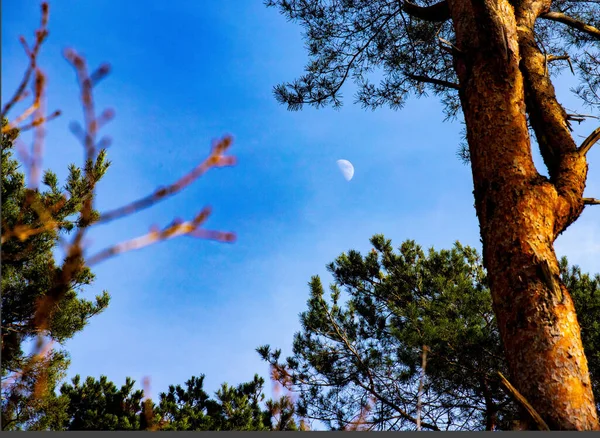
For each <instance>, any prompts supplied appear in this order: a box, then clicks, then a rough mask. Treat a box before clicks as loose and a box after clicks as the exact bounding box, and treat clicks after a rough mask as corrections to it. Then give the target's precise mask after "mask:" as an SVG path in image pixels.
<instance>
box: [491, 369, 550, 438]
mask: <svg viewBox="0 0 600 438" xmlns="http://www.w3.org/2000/svg"><path fill="white" fill-rule="evenodd" d="M498 376H499V377H500V383H501V384H502V386H503V387H504V389H505V390H506V391H507V392H508V393H509V394H510V395H511V396H512V397H514V399H515V400H516V401H517V402H518V403H519V404H520V405H521V406H522V407H523V408H525V410H526V411H527V413H528V414H529V415H530V416H531V418H532V419H533V420H534V421H535V423H536V424H537V426H538V428H539V429H540V430H550V428H549V427H548V425H547V424H546V422H545V421H544V419H543V418H542V417H541V416H540V414H538V413H537V411H536V410H535V409H533V406H531V404H529V402H528V401H527V399H526V398H525V397H523V395H522V394H521V393H520V392H519V391H517V388H515V387H514V386H512V385H511V383H510V382H509V381H508V380H507V379H506V377H504V375H503V374H502V373H501V372H500V371H498Z"/></svg>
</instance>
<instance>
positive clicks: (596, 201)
mask: <svg viewBox="0 0 600 438" xmlns="http://www.w3.org/2000/svg"><path fill="white" fill-rule="evenodd" d="M583 204H584V205H600V199H596V198H583Z"/></svg>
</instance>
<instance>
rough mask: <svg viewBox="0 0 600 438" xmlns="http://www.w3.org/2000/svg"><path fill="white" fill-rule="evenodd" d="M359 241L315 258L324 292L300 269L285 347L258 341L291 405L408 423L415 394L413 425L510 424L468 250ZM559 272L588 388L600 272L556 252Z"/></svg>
mask: <svg viewBox="0 0 600 438" xmlns="http://www.w3.org/2000/svg"><path fill="white" fill-rule="evenodd" d="M371 244H372V245H373V249H372V250H371V251H370V252H369V253H368V254H366V255H361V254H360V253H359V252H358V251H354V250H350V251H348V252H347V253H343V254H341V255H340V256H339V257H338V258H337V259H336V260H335V261H334V262H333V263H331V264H329V265H328V266H327V269H328V271H329V272H331V274H332V276H333V280H334V283H333V284H331V286H330V288H329V289H330V290H329V294H326V293H325V290H324V288H323V285H322V283H321V280H320V278H319V277H318V276H315V277H312V279H311V281H310V283H309V287H310V298H309V300H308V302H307V305H308V309H307V310H305V311H304V312H302V313H301V315H300V322H301V326H302V329H301V331H300V332H298V333H297V334H296V335H295V337H294V342H293V354H292V356H290V357H288V358H287V359H285V360H280V354H281V352H280V350H273V349H271V348H270V347H269V346H264V347H260V348H259V349H258V351H259V353H260V354H261V356H262V357H263V359H265V360H267V361H269V362H270V363H271V364H272V366H274V367H275V369H276V371H277V372H276V373H275V375H276V376H277V377H278V379H279V381H280V382H281V383H282V384H284V385H287V386H288V388H290V389H293V390H295V391H298V392H299V393H300V398H299V401H298V412H299V414H300V415H305V416H306V417H307V418H311V419H318V420H320V421H323V422H325V424H327V425H328V426H329V427H330V428H332V429H351V428H354V427H356V426H357V425H360V427H362V428H364V429H369V430H414V429H415V428H416V419H417V418H416V417H417V410H418V408H417V402H418V400H419V398H421V414H420V417H421V427H422V428H423V429H429V430H486V429H487V430H509V429H512V428H513V427H514V424H515V421H517V420H518V419H519V418H520V416H519V413H518V410H517V406H516V405H515V403H514V402H513V401H512V399H511V398H510V397H509V396H508V395H507V393H506V392H505V391H504V390H503V388H502V386H501V384H500V382H499V379H498V376H497V372H498V371H500V372H502V373H503V374H506V373H507V365H506V361H505V359H504V356H503V351H502V342H501V338H500V335H499V333H498V327H497V322H496V319H495V316H494V312H493V310H492V300H491V296H490V290H489V287H488V284H487V276H486V272H485V270H484V268H483V266H482V262H481V258H480V256H479V255H478V254H477V252H476V251H475V250H474V249H473V248H470V247H468V246H463V245H461V244H460V243H458V242H457V243H456V244H455V245H454V247H453V248H452V249H450V250H441V251H435V250H434V249H430V250H429V251H428V252H425V251H424V250H423V249H422V248H421V247H420V246H419V245H417V244H416V243H415V242H414V241H410V240H408V241H405V242H403V243H402V245H401V246H400V247H399V248H398V251H397V252H396V251H394V248H393V247H392V243H391V241H390V240H388V239H385V238H384V236H383V235H375V236H374V237H373V238H372V239H371ZM561 275H562V276H563V279H564V281H565V282H566V284H568V286H569V290H571V291H572V296H573V299H574V300H575V303H576V307H577V310H578V311H579V312H580V314H581V315H582V318H581V319H580V324H581V327H582V337H583V341H584V345H585V349H586V353H587V354H588V358H589V361H590V371H591V374H592V380H593V382H594V383H593V385H594V392H595V394H597V395H598V393H599V392H600V385H598V377H600V373H599V372H600V370H599V369H598V365H599V361H598V351H599V350H598V348H599V347H600V335H599V331H598V321H599V320H600V308H599V307H598V306H599V305H600V275H596V276H595V277H591V276H589V275H588V274H582V273H581V270H580V269H579V268H578V267H576V266H573V267H569V266H568V262H567V260H566V258H563V259H562V260H561ZM327 295H328V296H327ZM424 348H427V356H426V367H425V376H426V377H425V381H424V389H423V393H422V395H421V396H420V395H419V383H420V382H419V381H420V373H421V370H422V357H421V354H422V352H423V349H424Z"/></svg>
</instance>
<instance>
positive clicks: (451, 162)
mask: <svg viewBox="0 0 600 438" xmlns="http://www.w3.org/2000/svg"><path fill="white" fill-rule="evenodd" d="M141 5H142V3H141V2H117V1H114V0H112V1H111V0H94V1H91V0H90V1H85V2H81V1H75V0H55V1H51V2H50V8H51V10H50V23H49V28H50V36H49V39H48V41H47V43H46V44H45V45H44V46H43V48H42V56H41V59H40V62H41V67H42V69H43V70H44V71H45V72H46V73H47V75H48V78H49V92H48V109H49V110H53V109H55V108H60V109H61V110H63V115H62V116H61V117H60V118H59V119H57V120H55V121H53V122H52V123H51V124H49V125H48V134H47V143H46V155H45V163H44V164H45V165H44V167H45V168H50V169H52V170H54V171H55V172H57V173H58V175H59V177H63V176H64V175H65V174H66V169H67V165H68V163H70V162H75V163H77V164H80V163H81V159H82V156H83V155H82V150H81V146H80V145H79V144H78V143H77V142H76V140H75V139H74V137H73V136H72V135H71V134H70V132H69V129H68V126H69V122H70V121H72V120H81V110H80V105H79V103H78V90H77V87H76V82H75V75H74V72H73V70H72V69H71V67H70V66H69V65H68V64H67V62H66V61H65V60H64V58H63V57H62V54H61V53H62V50H63V49H64V48H65V47H73V48H75V49H76V50H77V51H79V52H80V53H82V54H83V55H85V56H86V58H87V60H88V62H89V64H90V65H91V66H97V65H99V64H100V63H101V62H109V63H110V64H111V66H112V72H111V74H110V76H109V77H108V78H106V79H105V80H104V81H103V82H102V83H101V84H100V85H99V86H98V88H97V89H96V91H95V97H96V99H97V107H98V109H103V108H105V107H111V108H113V109H114V110H115V112H116V118H115V120H114V121H112V122H111V123H110V124H109V125H108V126H107V127H106V128H105V129H104V131H103V132H104V133H105V134H107V135H110V136H111V138H112V140H113V143H112V146H111V147H110V149H109V151H108V156H109V159H110V160H111V161H112V162H113V164H112V166H111V168H110V169H109V171H108V173H107V175H106V177H105V179H104V180H103V181H102V182H101V183H100V184H99V187H98V198H97V199H98V203H97V205H98V207H99V209H100V210H107V209H111V208H114V207H118V206H121V205H123V204H125V203H127V202H128V201H131V200H133V199H137V198H139V197H141V196H144V195H146V194H148V193H150V192H152V191H153V190H154V189H155V188H156V187H157V186H159V185H166V184H168V183H170V182H172V181H174V180H176V179H177V178H179V177H180V176H181V175H183V174H184V173H186V172H188V171H189V170H190V169H191V168H192V167H193V166H194V165H196V164H197V163H198V162H199V161H200V160H203V159H204V158H205V157H206V155H207V154H208V152H209V149H210V144H211V141H212V140H213V139H215V138H219V137H221V136H222V135H224V134H226V133H231V134H233V136H234V138H235V142H234V144H233V147H232V149H231V154H232V155H235V156H236V157H237V158H238V164H237V165H236V166H234V167H229V168H222V169H215V170H211V171H209V172H208V173H207V174H206V175H204V176H203V177H202V178H201V179H199V180H198V181H196V182H195V183H194V184H193V185H192V186H190V187H188V188H187V189H186V190H185V191H183V192H182V193H180V194H178V195H177V196H175V197H173V198H171V199H169V200H167V201H165V202H162V203H160V204H158V205H156V206H154V207H152V208H150V209H148V210H145V211H143V212H141V213H139V214H136V215H135V216H132V217H129V218H127V219H124V220H121V221H118V222H115V223H110V224H107V225H103V226H100V227H98V228H97V229H96V230H95V231H94V232H93V233H91V235H90V236H91V238H92V242H91V247H92V248H93V249H94V250H98V249H101V248H102V247H104V246H106V245H109V244H113V243H116V242H118V241H120V240H123V239H128V238H132V237H136V236H138V235H140V234H143V233H145V232H146V231H147V230H148V228H149V227H150V225H152V224H158V225H160V226H165V225H167V224H168V223H170V222H171V221H172V220H173V219H174V218H175V217H182V218H184V219H189V218H191V217H193V215H194V214H195V213H197V212H198V211H199V210H200V209H201V208H202V207H203V206H205V205H210V206H212V209H213V214H212V216H211V218H210V219H209V221H208V222H207V228H210V229H218V230H223V231H234V232H236V234H237V241H236V242H235V243H233V244H226V243H219V242H213V241H207V240H200V239H193V238H189V237H180V238H177V239H174V240H172V241H168V242H163V243H159V244H157V245H154V246H151V247H148V248H145V249H142V250H140V251H135V252H130V253H127V254H123V255H120V256H118V257H116V258H114V259H111V260H108V261H106V262H104V263H102V264H100V265H98V266H97V267H95V268H94V272H95V273H96V275H97V277H96V281H95V283H94V285H93V286H92V287H90V288H87V289H86V292H85V294H84V296H86V297H92V296H93V295H94V294H97V293H99V292H101V291H102V290H104V289H106V290H108V291H109V292H110V294H111V296H112V301H111V304H110V306H109V308H108V309H107V310H106V311H105V312H104V313H103V314H101V315H99V316H97V317H94V318H92V320H91V321H90V323H89V325H88V326H87V327H86V328H85V329H84V330H83V331H82V332H81V333H78V334H77V335H76V336H75V337H74V338H73V339H72V340H70V341H68V342H67V343H66V345H65V347H66V349H67V350H68V351H69V352H70V354H71V367H70V369H69V376H73V375H75V374H81V375H82V377H85V376H89V375H91V376H94V377H99V376H100V375H101V374H104V375H107V376H108V377H109V379H110V380H112V381H113V382H115V384H117V385H118V386H120V385H122V384H123V383H124V381H125V377H126V376H131V377H132V378H134V379H135V380H136V381H138V382H141V381H142V379H143V377H144V376H149V377H150V378H151V388H152V390H151V395H152V396H154V397H155V396H156V395H157V393H158V392H161V391H165V390H166V389H167V387H168V385H169V384H183V383H184V382H185V381H186V380H187V379H188V378H189V377H191V376H192V375H199V374H201V373H204V374H206V380H205V383H206V386H205V387H206V389H207V390H208V391H209V392H213V391H215V390H216V389H218V386H219V385H220V384H221V383H222V382H228V383H230V384H234V385H236V384H238V383H241V382H245V381H248V380H250V379H251V378H252V376H253V375H254V373H259V374H260V375H262V376H263V377H265V379H266V380H267V384H266V392H267V395H270V384H269V382H268V367H267V364H266V363H264V362H262V361H261V360H260V358H259V357H258V354H257V353H256V352H255V348H256V347H257V346H259V345H263V344H270V345H271V346H273V347H279V348H282V349H283V352H284V354H286V353H289V352H290V351H291V343H292V338H293V334H294V332H295V331H296V330H298V328H299V322H298V314H299V313H300V312H301V311H303V310H304V309H305V307H306V305H305V303H306V300H307V299H308V292H309V290H308V286H307V283H308V282H309V280H310V277H311V275H315V274H319V275H321V276H322V280H323V282H324V283H325V284H328V283H329V282H330V281H331V277H330V276H329V275H328V274H327V272H326V269H325V265H326V264H327V263H329V262H331V261H333V260H334V259H335V257H337V256H338V255H339V254H340V253H342V252H344V251H347V250H348V249H358V250H360V251H362V252H366V251H368V249H369V247H370V245H369V241H368V240H369V238H370V237H371V236H372V235H373V234H376V233H383V234H384V235H385V236H386V237H388V238H390V239H392V242H393V244H394V246H395V247H398V246H399V245H400V244H401V242H402V241H404V240H406V239H414V240H416V241H417V243H419V244H421V245H422V246H423V247H425V248H428V247H431V246H434V247H435V248H436V249H442V248H449V247H450V246H451V245H452V244H453V242H455V241H456V240H459V241H460V242H461V243H463V244H468V245H471V246H474V247H476V248H477V249H478V250H480V243H479V230H478V224H477V220H476V216H475V210H474V208H473V197H472V181H471V173H470V169H469V167H468V166H465V165H464V164H462V163H461V161H460V160H459V159H458V158H457V156H456V153H457V150H458V147H459V143H460V142H461V133H460V132H461V128H462V125H461V123H460V121H454V122H445V123H444V122H443V119H444V115H443V113H442V108H441V105H440V104H439V102H438V100H437V99H436V98H435V97H431V98H422V99H414V98H412V99H409V100H408V102H407V104H406V106H405V107H404V108H403V109H401V110H399V111H391V110H388V109H379V110H376V111H370V110H364V109H362V108H360V106H359V105H356V104H354V103H353V96H352V92H351V89H352V87H347V88H346V89H347V90H348V91H347V92H346V93H344V94H345V99H344V106H343V107H342V108H341V109H340V110H339V111H335V110H332V109H331V108H325V109H318V110H317V109H314V108H312V107H305V108H304V109H303V110H302V111H299V112H289V111H287V109H286V108H285V107H284V106H281V105H279V104H278V103H277V102H276V101H275V99H274V97H273V94H272V87H273V86H274V85H276V84H278V83H280V82H283V81H291V80H293V79H294V78H296V77H298V76H299V75H300V74H302V73H303V67H304V65H305V64H306V62H307V55H306V53H305V50H304V47H303V42H302V40H301V28H300V27H299V26H298V25H297V24H294V23H290V22H287V21H286V20H285V18H284V17H282V16H281V15H279V13H278V11H277V10H276V9H272V8H270V9H267V8H266V7H265V6H264V5H263V2H262V0H252V1H250V0H245V1H241V0H237V1H234V0H231V1H212V2H208V1H206V2H197V1H191V0H178V1H176V2H164V1H158V0H157V1H146V2H143V7H142V6H141ZM38 22H39V2H38V1H33V0H31V1H30V0H28V1H25V2H24V1H22V0H4V1H3V2H2V101H3V102H4V101H5V98H6V97H7V96H8V95H9V94H11V93H12V91H13V90H14V88H15V86H16V85H17V83H18V82H19V80H20V79H21V77H22V74H23V72H24V69H25V66H26V62H27V60H26V57H25V55H24V53H23V51H22V48H21V46H20V44H19V42H18V36H19V35H21V34H23V35H25V36H26V37H27V38H28V40H29V41H30V40H31V36H32V33H33V30H34V29H35V28H36V26H37V24H38ZM570 85H571V78H569V77H568V76H565V77H561V79H560V81H559V83H558V90H559V93H560V94H559V96H560V99H561V101H562V102H564V104H565V106H566V107H567V108H569V109H571V110H578V109H579V110H581V111H586V110H584V109H581V108H580V107H579V105H578V103H577V101H576V100H575V98H574V97H572V95H570V93H569V92H568V88H569V86H570ZM575 128H576V131H575V134H576V135H580V136H585V135H586V134H587V133H589V132H591V131H592V130H593V129H594V128H595V126H594V125H593V124H592V123H585V124H582V125H581V126H575ZM577 138H579V137H577ZM338 159H347V160H350V161H351V162H352V163H353V164H354V166H355V174H354V177H353V179H352V180H351V181H345V180H344V178H343V177H342V175H341V174H340V171H339V169H338V167H337V164H336V160H338ZM537 163H538V164H539V163H540V161H539V159H538V161H537ZM589 163H590V173H589V179H588V184H587V190H586V196H590V197H600V147H598V148H593V149H592V151H591V152H590V154H589ZM556 249H557V253H558V255H559V256H562V255H566V256H568V257H569V260H570V262H571V263H573V264H578V265H580V266H581V267H582V269H583V270H584V271H587V272H591V273H597V272H600V206H599V207H597V208H594V207H588V208H586V210H585V211H584V213H583V215H582V216H581V218H580V219H579V220H578V221H577V222H576V223H575V224H573V225H572V226H571V227H570V228H569V229H568V230H567V231H566V232H565V233H564V234H563V235H562V236H561V237H559V239H558V241H557V243H556ZM94 252H95V251H94Z"/></svg>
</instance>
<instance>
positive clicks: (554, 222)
mask: <svg viewBox="0 0 600 438" xmlns="http://www.w3.org/2000/svg"><path fill="white" fill-rule="evenodd" d="M550 3H551V1H550V0H513V1H511V2H509V1H508V0H448V6H449V14H450V16H451V18H452V21H453V26H454V30H455V33H456V51H457V53H456V54H455V69H456V72H457V75H458V77H459V81H460V89H459V95H460V99H461V104H462V109H463V112H464V115H465V121H466V126H467V138H468V143H469V150H470V158H471V168H472V173H473V183H474V195H475V207H476V211H477V216H478V219H479V223H480V228H481V236H482V240H483V256H484V263H485V266H486V268H487V270H488V278H489V281H490V288H491V292H492V297H493V302H494V309H495V312H496V316H497V320H498V324H499V329H500V333H501V335H502V340H503V343H504V346H505V350H506V358H507V361H508V364H509V369H510V372H511V378H512V383H513V384H514V385H515V387H516V388H517V389H518V390H519V391H520V392H521V393H522V394H523V395H524V396H525V397H526V398H527V400H528V401H529V403H531V405H532V406H533V407H534V408H535V409H536V411H537V412H538V413H539V414H540V415H541V416H542V418H543V419H544V420H545V421H546V422H547V423H548V425H549V426H550V428H551V429H559V430H569V429H575V430H590V429H599V428H600V427H599V424H598V416H597V412H596V408H595V403H594V398H593V394H592V389H591V383H590V378H589V373H588V366H587V360H586V357H585V354H584V351H583V346H582V343H581V337H580V330H579V324H578V322H577V315H576V313H575V308H574V306H573V301H572V299H571V297H570V295H569V292H568V291H567V289H566V288H565V286H564V285H563V284H562V282H561V281H560V278H559V268H558V261H557V257H556V254H555V252H554V248H553V243H554V241H555V239H556V238H557V237H558V235H559V234H560V233H561V232H563V231H564V230H565V229H566V228H567V227H568V226H569V224H571V223H572V222H573V221H575V220H576V219H577V218H578V217H579V215H580V214H581V212H582V210H583V208H584V198H583V190H584V188H585V182H586V177H587V162H586V158H585V152H586V151H582V150H581V148H580V149H578V148H577V145H576V144H575V142H574V140H573V138H572V136H571V135H570V132H569V129H568V126H567V116H566V113H565V111H564V110H563V108H562V107H561V106H560V104H559V103H558V102H557V100H556V95H555V92H554V88H553V86H552V83H551V82H550V80H549V78H548V74H547V69H546V65H545V61H546V60H545V58H544V55H543V54H542V53H541V52H540V49H539V47H538V46H537V44H536V41H535V39H534V34H533V25H534V22H535V20H536V19H537V18H538V17H539V16H540V15H541V14H543V13H545V12H547V11H548V10H549V7H550ZM527 115H528V116H529V121H530V123H531V126H532V128H533V130H534V132H535V135H536V139H537V141H538V143H539V144H540V150H541V152H542V156H543V158H544V162H545V164H546V166H547V167H548V170H549V176H550V178H546V177H545V176H542V175H540V173H539V172H538V171H537V170H536V168H535V166H534V163H533V158H532V154H531V139H530V136H529V131H528V125H527ZM526 427H528V428H534V427H535V425H534V424H531V423H530V424H527V425H526Z"/></svg>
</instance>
